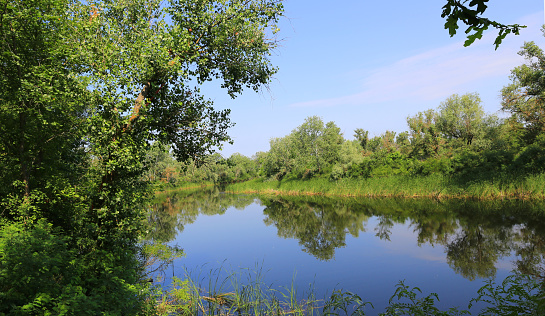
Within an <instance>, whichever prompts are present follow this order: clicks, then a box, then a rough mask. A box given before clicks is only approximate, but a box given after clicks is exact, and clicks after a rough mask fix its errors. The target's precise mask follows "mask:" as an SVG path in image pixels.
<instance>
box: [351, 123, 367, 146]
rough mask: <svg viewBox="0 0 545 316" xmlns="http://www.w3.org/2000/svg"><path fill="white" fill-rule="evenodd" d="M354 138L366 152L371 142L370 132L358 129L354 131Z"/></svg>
mask: <svg viewBox="0 0 545 316" xmlns="http://www.w3.org/2000/svg"><path fill="white" fill-rule="evenodd" d="M354 137H355V138H356V139H357V140H358V142H359V143H360V145H361V147H362V148H363V149H364V150H365V149H367V142H368V141H369V131H366V130H364V129H363V128H356V129H355V130H354Z"/></svg>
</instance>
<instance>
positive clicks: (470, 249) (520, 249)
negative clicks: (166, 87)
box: [148, 188, 545, 280]
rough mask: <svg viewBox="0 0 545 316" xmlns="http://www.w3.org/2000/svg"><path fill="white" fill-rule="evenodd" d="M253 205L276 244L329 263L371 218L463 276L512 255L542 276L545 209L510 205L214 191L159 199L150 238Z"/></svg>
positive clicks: (488, 271) (491, 271) (490, 270)
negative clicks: (409, 236) (399, 227)
mask: <svg viewBox="0 0 545 316" xmlns="http://www.w3.org/2000/svg"><path fill="white" fill-rule="evenodd" d="M252 203H260V204H261V205H262V206H263V207H264V209H263V214H264V215H265V219H264V222H265V224H266V225H268V226H274V227H275V228H276V229H277V234H278V236H279V237H282V238H293V239H296V240H298V242H299V244H300V245H301V248H302V250H303V251H305V252H307V253H309V254H311V255H313V256H314V257H316V258H317V259H319V260H331V259H333V258H334V256H335V251H336V249H337V248H341V247H345V246H346V236H347V234H350V235H351V236H353V237H358V235H359V233H360V232H366V227H367V226H368V222H369V220H370V219H371V218H375V219H376V222H377V224H376V225H375V227H374V232H375V236H376V237H378V238H380V239H382V240H385V241H390V236H391V234H392V228H393V227H394V226H395V225H396V224H406V225H409V226H410V227H412V229H413V231H414V233H415V234H416V235H417V242H418V245H424V244H429V245H432V246H436V245H441V246H443V247H444V249H445V253H446V261H447V263H448V264H449V266H450V267H451V268H452V269H453V270H454V271H455V272H456V273H458V274H460V275H462V276H463V277H465V278H467V279H469V280H474V279H476V278H488V277H494V276H495V274H496V265H497V263H498V260H500V259H502V258H505V257H506V256H509V255H513V254H514V255H516V259H515V262H514V266H515V267H516V269H517V270H518V271H520V272H522V273H525V274H533V275H540V276H544V275H545V273H544V259H545V258H544V254H545V214H544V213H543V210H544V209H545V207H544V206H545V203H543V202H532V203H530V202H524V203H522V202H516V201H503V202H502V201H485V202H477V201H470V200H456V199H452V200H442V201H439V200H430V199H355V198H343V199H339V198H326V197H319V196H309V197H306V196H302V197H297V196H283V197H280V196H253V195H240V194H223V193H221V192H220V191H219V190H218V189H217V188H207V189H194V190H182V191H176V192H174V193H170V194H165V195H160V196H158V197H157V199H156V201H155V204H153V205H152V206H151V208H150V212H149V215H148V220H149V222H150V234H149V239H150V240H154V241H157V242H168V241H170V240H173V239H174V238H175V236H176V234H177V233H178V232H181V231H183V229H184V227H185V226H186V225H188V224H191V223H193V222H194V221H195V220H196V218H197V216H199V214H204V215H216V214H223V213H225V211H226V210H227V208H229V207H235V208H237V209H239V210H243V209H244V208H246V207H247V206H249V205H250V204H252Z"/></svg>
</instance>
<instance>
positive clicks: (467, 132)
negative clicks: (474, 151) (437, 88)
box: [438, 93, 484, 145]
mask: <svg viewBox="0 0 545 316" xmlns="http://www.w3.org/2000/svg"><path fill="white" fill-rule="evenodd" d="M483 119H484V111H483V109H482V106H481V98H480V97H479V95H478V94H477V93H467V94H464V95H461V96H460V95H458V94H453V95H451V96H450V97H448V98H447V99H446V100H445V101H444V102H442V103H441V105H439V117H438V125H439V129H440V130H441V132H442V133H443V134H444V136H445V137H446V138H450V139H462V140H463V141H464V143H466V144H467V145H471V143H472V141H473V138H475V137H476V136H477V134H478V133H479V132H480V131H481V130H482V123H483Z"/></svg>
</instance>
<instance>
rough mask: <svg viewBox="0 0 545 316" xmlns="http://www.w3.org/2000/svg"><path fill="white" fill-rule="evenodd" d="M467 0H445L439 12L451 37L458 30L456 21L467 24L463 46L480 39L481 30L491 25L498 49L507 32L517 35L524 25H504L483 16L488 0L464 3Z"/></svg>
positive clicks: (474, 0) (472, 0) (473, 0)
mask: <svg viewBox="0 0 545 316" xmlns="http://www.w3.org/2000/svg"><path fill="white" fill-rule="evenodd" d="M467 2H468V0H447V3H446V4H445V5H444V6H443V12H442V13H441V17H442V18H446V22H445V29H448V30H449V34H450V36H451V37H452V36H454V34H456V31H457V30H458V22H460V21H461V22H462V23H463V24H465V25H467V29H466V31H465V33H466V34H468V35H467V40H466V41H465V43H464V46H469V45H471V44H472V43H473V42H475V40H476V39H481V37H482V36H483V32H484V31H486V30H487V29H488V28H489V27H491V26H492V27H493V28H495V29H497V30H498V36H497V37H496V40H495V41H494V45H495V46H496V49H498V46H499V45H500V44H501V42H502V41H503V39H505V37H506V36H507V35H508V34H510V33H513V34H516V35H519V31H520V29H521V28H525V27H526V26H524V25H519V24H511V25H506V24H503V23H499V22H497V21H492V20H490V19H488V18H485V17H483V16H482V14H483V13H484V12H485V11H486V9H487V8H488V6H487V5H486V3H487V2H488V0H471V1H470V2H469V5H466V3H467Z"/></svg>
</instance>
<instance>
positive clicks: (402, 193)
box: [225, 174, 545, 200]
mask: <svg viewBox="0 0 545 316" xmlns="http://www.w3.org/2000/svg"><path fill="white" fill-rule="evenodd" d="M225 191H226V192H230V193H260V194H283V195H326V196H340V197H358V196H365V197H406V198H411V197H428V198H473V199H480V200H485V199H543V198H545V174H537V175H529V176H524V177H522V176H520V177H516V176H510V175H500V176H497V177H495V178H485V179H463V178H462V179H460V178H457V177H454V176H449V175H442V174H431V175H428V176H389V177H380V178H367V179H340V180H337V181H332V180H329V179H326V178H313V179H309V180H292V179H290V180H283V181H266V180H263V179H254V180H250V181H246V182H241V183H233V184H229V185H227V186H226V187H225Z"/></svg>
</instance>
